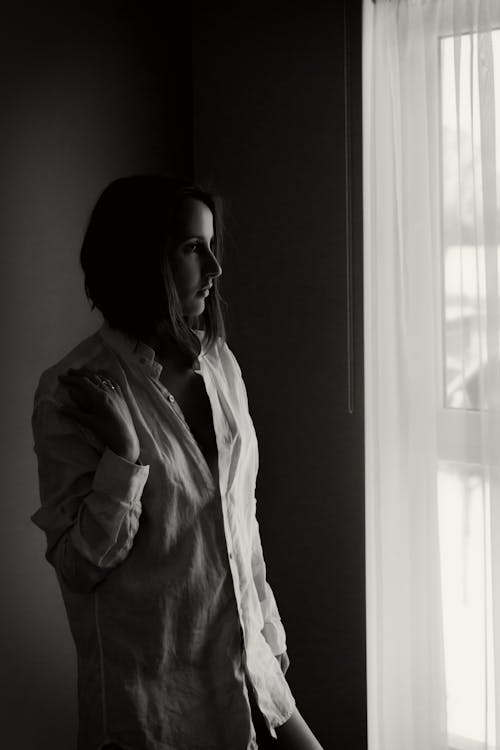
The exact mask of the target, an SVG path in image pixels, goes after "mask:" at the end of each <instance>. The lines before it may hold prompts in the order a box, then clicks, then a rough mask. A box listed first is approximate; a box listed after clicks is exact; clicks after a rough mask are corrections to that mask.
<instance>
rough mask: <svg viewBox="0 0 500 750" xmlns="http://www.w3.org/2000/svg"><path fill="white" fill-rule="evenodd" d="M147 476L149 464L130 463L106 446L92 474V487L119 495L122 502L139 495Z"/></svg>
mask: <svg viewBox="0 0 500 750" xmlns="http://www.w3.org/2000/svg"><path fill="white" fill-rule="evenodd" d="M148 476H149V466H142V465H139V464H137V463H135V464H134V463H132V461H128V460H127V459H126V458H122V457H121V456H118V455H117V454H116V453H114V452H113V451H112V450H111V449H110V448H106V449H105V451H104V453H103V455H102V456H101V460H100V462H99V465H98V467H97V469H96V472H95V475H94V481H93V483H92V489H93V490H94V491H95V492H99V493H104V494H106V495H112V496H117V495H118V496H119V498H120V500H121V501H122V502H131V503H132V502H134V500H136V498H138V497H140V496H141V494H142V490H143V489H144V485H145V484H146V480H147V478H148Z"/></svg>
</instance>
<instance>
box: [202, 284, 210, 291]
mask: <svg viewBox="0 0 500 750" xmlns="http://www.w3.org/2000/svg"><path fill="white" fill-rule="evenodd" d="M211 288H212V284H208V286H202V287H201V289H200V290H199V291H200V292H206V291H208V290H209V289H211Z"/></svg>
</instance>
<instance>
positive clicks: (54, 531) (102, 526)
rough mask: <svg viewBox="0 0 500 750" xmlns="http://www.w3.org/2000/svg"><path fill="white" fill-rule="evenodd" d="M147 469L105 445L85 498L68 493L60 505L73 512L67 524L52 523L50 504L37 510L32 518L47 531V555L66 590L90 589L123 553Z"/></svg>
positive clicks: (138, 512)
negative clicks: (73, 496) (63, 525)
mask: <svg viewBox="0 0 500 750" xmlns="http://www.w3.org/2000/svg"><path fill="white" fill-rule="evenodd" d="M148 473H149V467H148V466H139V465H136V464H132V463H131V462H128V461H127V460H125V459H123V458H121V457H119V456H117V455H116V454H114V453H113V452H111V451H110V450H106V451H105V453H104V455H103V456H102V458H101V461H100V463H99V465H98V467H97V470H96V471H95V474H94V476H93V479H92V483H91V487H90V491H88V492H87V494H86V495H85V497H84V498H83V499H77V498H75V499H74V500H73V499H71V498H68V499H67V500H66V502H65V503H64V504H63V507H61V512H60V514H59V515H60V516H64V514H65V512H66V513H68V515H72V516H73V521H72V522H71V523H70V524H68V525H67V526H66V528H64V529H63V528H61V526H60V525H59V523H61V524H62V523H64V518H62V519H61V520H60V522H59V523H57V525H56V526H55V524H54V514H53V509H52V506H51V505H48V506H47V505H45V506H44V507H42V508H41V509H40V511H38V513H37V514H35V516H34V517H33V520H34V521H35V523H37V525H38V526H40V527H41V528H42V529H44V530H45V531H46V532H47V536H48V548H47V559H48V560H49V562H51V563H52V565H54V567H55V568H56V570H57V572H58V574H59V575H60V576H61V577H62V579H63V580H64V582H65V584H66V585H67V587H68V588H69V589H70V590H74V591H88V590H91V589H92V588H93V587H94V586H95V585H96V584H97V583H98V582H99V581H101V580H102V579H103V578H104V577H105V576H106V575H107V574H108V573H109V571H110V570H112V569H113V568H114V567H116V565H118V564H119V563H120V562H122V561H123V560H124V559H125V558H126V556H127V555H128V553H129V552H130V550H131V548H132V545H133V541H134V537H135V534H136V533H137V530H138V528H139V519H140V515H141V510H142V504H141V496H142V491H143V488H144V486H145V483H146V480H147V477H148ZM75 489H76V488H75ZM76 503H78V507H77V509H75V505H76ZM75 510H76V512H75ZM61 532H62V533H61Z"/></svg>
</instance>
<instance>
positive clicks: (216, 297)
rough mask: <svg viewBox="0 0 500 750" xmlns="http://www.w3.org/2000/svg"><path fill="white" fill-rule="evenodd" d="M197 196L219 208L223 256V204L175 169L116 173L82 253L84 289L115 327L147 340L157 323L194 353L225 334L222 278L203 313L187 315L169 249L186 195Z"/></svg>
mask: <svg viewBox="0 0 500 750" xmlns="http://www.w3.org/2000/svg"><path fill="white" fill-rule="evenodd" d="M186 198H196V199H197V200H200V201H202V202H203V203H205V204H206V205H207V206H208V208H209V209H210V211H211V212H212V215H213V221H214V246H213V253H214V255H215V257H216V258H217V260H218V261H219V262H220V261H221V259H222V255H223V223H222V204H221V200H220V198H219V197H218V196H217V195H215V194H213V193H211V192H209V191H208V190H205V189H203V188H202V187H201V186H200V185H196V184H193V183H190V182H189V181H188V180H185V179H182V178H178V177H173V176H171V175H133V176H131V177H123V178H120V179H118V180H114V181H113V182H112V183H111V184H110V185H108V187H107V188H106V189H105V190H104V192H103V193H102V195H101V196H100V198H99V199H98V201H97V203H96V205H95V208H94V209H93V211H92V214H91V217H90V221H89V224H88V227H87V230H86V232H85V237H84V240H83V245H82V249H81V253H80V263H81V266H82V269H83V272H84V276H85V292H86V295H87V297H88V299H89V300H90V302H91V304H92V309H94V308H95V307H97V308H98V309H99V310H100V311H101V313H102V315H103V317H104V319H105V320H106V321H107V322H108V323H109V325H110V326H111V327H113V328H117V329H120V330H122V331H124V332H125V333H127V334H129V335H131V336H134V337H136V338H138V339H141V338H142V337H143V336H147V335H148V334H151V333H152V332H153V331H154V330H161V331H164V332H165V333H166V334H167V335H168V336H170V337H172V338H173V339H174V340H175V341H176V342H177V344H178V345H179V347H180V349H181V350H182V351H183V352H184V353H185V354H186V355H187V356H188V357H189V358H192V359H194V358H196V357H197V356H198V355H199V353H200V350H201V344H200V340H199V339H198V336H197V335H196V334H195V333H194V330H195V329H201V330H203V331H204V340H203V343H204V345H205V348H206V349H207V350H208V349H210V348H211V347H212V346H213V345H214V344H215V343H216V341H217V338H218V337H220V338H221V339H222V340H223V341H224V340H225V339H226V330H225V325H224V318H223V314H222V309H221V303H222V304H226V302H225V301H224V300H223V298H222V297H221V295H220V292H219V288H218V286H219V285H218V278H214V279H213V288H212V292H211V293H210V295H209V296H208V297H206V299H205V309H204V311H203V312H202V314H201V315H199V316H196V317H188V318H186V319H184V317H183V315H182V308H181V303H180V300H179V296H178V294H177V289H176V286H175V282H174V278H173V273H172V269H171V265H170V259H169V254H168V252H167V241H168V239H169V238H170V237H172V235H173V232H174V224H175V220H176V216H177V213H178V211H179V208H180V205H181V203H182V201H183V200H184V199H186Z"/></svg>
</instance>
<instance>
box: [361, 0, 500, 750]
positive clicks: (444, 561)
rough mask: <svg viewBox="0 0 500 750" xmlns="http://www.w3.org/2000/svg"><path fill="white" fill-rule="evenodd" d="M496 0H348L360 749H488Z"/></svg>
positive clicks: (494, 681)
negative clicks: (356, 7) (362, 537)
mask: <svg viewBox="0 0 500 750" xmlns="http://www.w3.org/2000/svg"><path fill="white" fill-rule="evenodd" d="M497 29H500V0H376V2H373V1H372V0H364V5H363V161H364V167H363V171H364V177H363V179H364V238H365V240H364V243H365V250H364V279H365V281H364V285H365V289H364V305H365V399H366V576H367V578H366V589H367V590H366V593H367V665H368V675H367V680H368V683H367V684H368V736H369V749H370V750H431V749H432V750H445V748H446V749H448V748H458V750H479V749H480V748H481V749H482V748H487V749H488V750H494V749H496V750H500V299H499V290H500V283H499V280H500V253H499V238H500V219H499V217H500V211H499V208H500V206H499V196H500V169H499V163H500V133H499V127H500V31H497Z"/></svg>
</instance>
